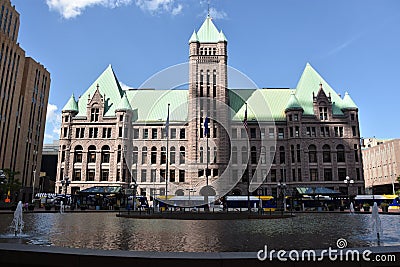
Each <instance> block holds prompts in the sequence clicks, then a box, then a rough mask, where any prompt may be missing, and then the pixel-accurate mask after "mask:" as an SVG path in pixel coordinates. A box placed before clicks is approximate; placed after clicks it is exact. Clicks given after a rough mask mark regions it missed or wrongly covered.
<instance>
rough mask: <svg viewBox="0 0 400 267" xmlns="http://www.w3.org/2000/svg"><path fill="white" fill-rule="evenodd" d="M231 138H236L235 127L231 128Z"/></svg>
mask: <svg viewBox="0 0 400 267" xmlns="http://www.w3.org/2000/svg"><path fill="white" fill-rule="evenodd" d="M232 138H233V139H236V138H237V129H236V128H232Z"/></svg>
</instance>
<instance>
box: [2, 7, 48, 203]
mask: <svg viewBox="0 0 400 267" xmlns="http://www.w3.org/2000/svg"><path fill="white" fill-rule="evenodd" d="M19 16H20V15H19V13H18V12H17V11H16V9H15V6H12V5H11V2H10V1H9V0H0V94H1V98H0V169H10V170H11V171H13V172H19V174H18V175H16V176H15V179H18V180H19V181H20V182H21V183H22V191H21V192H20V193H21V194H20V195H19V198H20V199H23V200H29V199H30V198H31V193H32V188H33V181H34V180H35V179H34V171H35V170H37V172H36V176H38V175H39V172H40V164H41V151H42V144H43V137H44V128H45V120H46V109H47V101H48V96H49V90H50V73H49V72H48V71H47V70H46V68H45V67H44V66H43V65H41V64H40V63H38V62H36V61H35V60H34V59H32V58H30V57H26V56H25V51H24V50H23V49H22V48H21V47H20V46H19V43H18V41H17V39H18V30H19V24H20V22H19ZM36 178H37V179H36V180H35V187H37V186H38V183H39V177H36Z"/></svg>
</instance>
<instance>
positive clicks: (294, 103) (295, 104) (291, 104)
mask: <svg viewBox="0 0 400 267" xmlns="http://www.w3.org/2000/svg"><path fill="white" fill-rule="evenodd" d="M292 109H297V110H303V108H302V107H301V105H300V103H299V101H298V100H297V97H296V95H295V93H294V90H293V91H292V92H291V93H290V98H289V101H288V103H287V104H286V109H285V112H286V111H289V110H292Z"/></svg>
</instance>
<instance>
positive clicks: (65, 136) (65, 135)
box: [63, 127, 68, 138]
mask: <svg viewBox="0 0 400 267" xmlns="http://www.w3.org/2000/svg"><path fill="white" fill-rule="evenodd" d="M63 133H64V138H67V136H68V128H67V127H64V130H63Z"/></svg>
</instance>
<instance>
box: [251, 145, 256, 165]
mask: <svg viewBox="0 0 400 267" xmlns="http://www.w3.org/2000/svg"><path fill="white" fill-rule="evenodd" d="M250 157H251V164H257V148H256V147H255V146H252V147H251V152H250Z"/></svg>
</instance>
